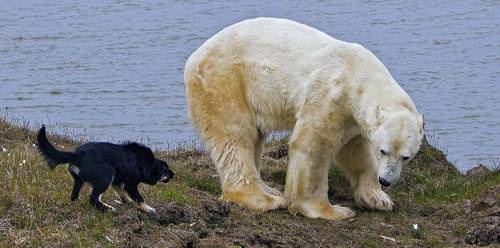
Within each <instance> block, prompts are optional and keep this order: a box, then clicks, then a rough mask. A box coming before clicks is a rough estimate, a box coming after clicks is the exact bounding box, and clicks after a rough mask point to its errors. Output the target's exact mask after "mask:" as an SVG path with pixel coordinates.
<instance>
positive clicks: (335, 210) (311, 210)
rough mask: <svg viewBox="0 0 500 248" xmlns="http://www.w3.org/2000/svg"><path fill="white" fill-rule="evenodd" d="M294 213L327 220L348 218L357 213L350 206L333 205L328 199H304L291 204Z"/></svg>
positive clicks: (290, 208)
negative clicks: (318, 200)
mask: <svg viewBox="0 0 500 248" xmlns="http://www.w3.org/2000/svg"><path fill="white" fill-rule="evenodd" d="M289 210H290V212H292V213H297V212H298V213H300V214H302V215H304V216H306V217H309V218H322V219H326V220H337V221H338V220H346V219H351V218H352V217H354V215H355V213H354V211H352V210H351V209H350V208H346V207H342V206H340V205H332V204H330V202H328V201H320V202H317V201H302V202H294V203H292V204H290V206H289Z"/></svg>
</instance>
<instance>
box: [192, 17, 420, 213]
mask: <svg viewBox="0 0 500 248" xmlns="http://www.w3.org/2000/svg"><path fill="white" fill-rule="evenodd" d="M184 81H185V86H186V96H187V102H188V110H189V116H190V118H191V122H192V125H193V126H194V128H195V129H196V130H197V131H198V133H199V135H200V137H201V138H202V140H203V141H204V143H205V145H206V147H207V149H208V150H209V151H210V156H211V158H212V160H213V161H214V163H215V166H216V169H217V172H218V175H219V177H220V181H221V186H222V190H223V193H222V196H221V198H222V199H225V200H227V201H231V202H235V203H237V204H240V205H243V206H246V207H248V208H250V209H256V210H264V211H265V210H271V209H276V208H279V207H285V206H286V207H288V209H289V210H290V211H291V212H292V213H301V214H302V215H304V216H306V217H310V218H323V219H329V220H342V219H347V218H351V217H353V216H354V212H353V211H352V210H351V209H349V208H346V207H342V206H339V205H332V204H331V203H330V201H329V200H328V195H327V193H328V171H329V169H330V166H331V165H334V166H338V167H339V168H341V169H342V170H343V171H344V172H345V175H346V176H347V177H348V179H349V181H350V183H351V185H352V187H353V188H354V192H355V193H354V198H355V200H356V202H357V203H358V204H359V205H360V206H363V207H367V208H371V209H379V210H391V209H392V208H393V202H392V201H391V199H390V198H389V196H388V195H387V194H386V193H385V192H384V191H382V189H381V184H382V185H384V186H390V185H392V184H394V183H395V182H396V181H397V180H398V178H399V175H400V172H401V168H402V167H403V165H404V164H406V163H408V162H409V161H410V160H411V159H412V158H413V156H414V155H415V154H416V153H417V151H418V150H419V147H420V144H421V141H422V138H423V128H422V125H423V124H422V123H423V120H422V116H421V115H419V113H418V112H417V110H416V108H415V104H414V103H413V102H412V100H411V99H410V97H409V96H408V94H407V93H406V92H405V91H404V90H403V89H402V88H401V87H400V86H399V85H398V83H396V81H395V80H394V79H393V78H392V76H391V74H390V73H389V71H388V70H387V69H386V68H385V66H384V65H383V64H382V63H381V62H380V61H379V60H378V59H377V57H375V55H373V54H372V53H371V52H370V51H369V50H367V49H366V48H364V47H363V46H361V45H359V44H355V43H348V42H343V41H340V40H336V39H334V38H332V37H330V36H329V35H327V34H325V33H323V32H321V31H319V30H316V29H314V28H311V27H309V26H306V25H303V24H300V23H297V22H294V21H290V20H286V19H277V18H256V19H249V20H245V21H242V22H239V23H236V24H233V25H231V26H229V27H227V28H224V29H223V30H221V31H220V32H218V33H217V34H215V35H214V36H213V37H211V38H210V39H208V40H207V41H206V42H205V43H204V44H203V45H202V46H201V47H199V48H198V49H197V50H196V51H195V52H194V53H193V54H192V55H191V56H190V57H189V58H188V60H187V62H186V66H185V72H184ZM283 130H291V131H292V134H291V137H290V141H289V165H288V171H287V176H286V185H285V191H284V193H283V194H282V193H281V192H280V191H278V190H277V189H274V188H272V187H269V186H268V185H266V184H265V183H264V182H263V181H262V179H261V177H260V172H259V165H260V160H261V153H262V147H263V143H264V141H265V139H266V135H268V134H269V133H270V132H273V131H283Z"/></svg>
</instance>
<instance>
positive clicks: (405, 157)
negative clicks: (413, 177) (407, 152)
mask: <svg viewBox="0 0 500 248" xmlns="http://www.w3.org/2000/svg"><path fill="white" fill-rule="evenodd" d="M402 159H403V160H408V159H410V157H407V156H403V157H402Z"/></svg>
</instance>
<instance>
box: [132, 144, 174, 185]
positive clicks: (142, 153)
mask: <svg viewBox="0 0 500 248" xmlns="http://www.w3.org/2000/svg"><path fill="white" fill-rule="evenodd" d="M125 147H126V148H127V149H129V150H130V151H132V152H133V154H135V161H136V163H137V165H138V166H140V167H141V168H142V179H141V182H143V183H146V184H149V185H154V184H156V183H157V182H163V183H167V182H168V181H169V180H170V179H172V178H173V177H174V172H172V171H171V170H170V168H168V164H167V162H165V161H163V160H160V159H157V158H155V156H154V154H153V152H152V151H151V149H149V148H148V147H146V146H144V145H142V144H139V143H135V142H131V143H127V144H126V145H125Z"/></svg>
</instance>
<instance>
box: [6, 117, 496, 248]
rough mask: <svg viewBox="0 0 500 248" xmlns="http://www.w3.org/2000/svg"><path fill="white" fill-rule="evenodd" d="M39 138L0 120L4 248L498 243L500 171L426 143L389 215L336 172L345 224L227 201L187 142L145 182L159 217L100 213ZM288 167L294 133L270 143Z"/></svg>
mask: <svg viewBox="0 0 500 248" xmlns="http://www.w3.org/2000/svg"><path fill="white" fill-rule="evenodd" d="M49 131H50V130H49ZM49 139H51V140H52V141H54V143H56V144H57V146H58V147H59V148H61V149H64V150H72V149H74V147H75V146H76V145H78V141H74V140H71V139H69V138H65V137H59V136H49ZM33 143H34V133H33V132H32V131H29V130H27V129H25V128H19V127H16V126H13V125H11V124H9V123H8V122H6V121H5V120H0V247H12V246H19V247H27V246H32V247H80V246H83V247H140V246H143V247H334V246H339V247H382V246H384V247H401V246H403V247H404V246H406V247H433V246H434V247H443V246H444V247H460V246H467V245H468V244H467V243H475V244H479V245H485V244H488V243H491V244H492V245H494V244H495V243H497V244H498V242H499V240H498V239H499V237H498V235H499V234H498V233H499V230H498V218H499V214H500V211H499V205H498V201H499V195H500V194H499V191H500V186H499V185H500V173H499V171H498V169H497V170H494V171H490V172H484V173H478V174H477V175H475V176H472V177H466V176H464V175H462V174H460V173H459V171H458V170H457V169H456V168H455V167H454V166H453V165H451V164H450V163H449V162H448V161H447V160H446V157H445V155H444V154H443V153H442V152H440V151H439V150H437V149H435V148H433V147H432V146H430V145H429V144H428V143H427V142H425V143H424V145H423V146H422V149H421V151H420V152H419V154H418V155H417V156H416V158H415V159H414V160H413V161H412V162H411V164H410V165H409V166H407V167H406V168H404V170H403V175H402V179H401V181H400V182H399V183H398V185H397V186H395V187H394V188H392V189H390V193H389V194H390V195H391V196H392V198H393V200H394V201H395V202H396V209H395V211H393V212H390V213H385V212H377V211H366V210H363V209H359V208H357V207H356V206H355V205H354V200H353V197H352V191H351V189H350V188H349V186H348V183H347V181H346V180H345V179H344V178H343V176H342V174H341V173H340V172H339V171H336V170H332V171H331V172H330V200H331V201H332V202H334V203H335V204H341V205H344V206H349V207H353V208H354V209H355V211H356V213H357V215H356V217H355V219H353V220H350V221H345V222H329V221H324V220H314V219H307V218H304V217H302V216H294V215H291V214H290V213H289V212H288V211H286V210H277V211H271V212H267V213H260V212H253V211H249V210H247V209H244V208H240V207H238V206H235V205H233V204H228V203H222V202H220V201H218V195H219V193H220V187H219V185H218V178H217V176H216V175H215V174H216V173H215V171H214V169H213V166H212V163H211V161H210V159H209V158H208V156H207V154H206V153H205V152H203V151H199V150H196V149H189V148H184V149H177V150H174V151H157V152H156V154H157V155H158V156H159V157H160V158H163V159H165V160H167V161H168V162H169V164H170V165H171V167H172V169H173V170H174V171H175V172H176V173H177V178H176V179H175V180H174V181H172V182H170V183H168V184H158V185H156V186H152V187H146V186H145V187H142V188H141V190H142V192H144V196H145V198H146V201H147V202H148V203H149V204H150V205H151V206H153V207H155V208H156V210H157V212H158V214H157V215H156V216H148V215H146V214H144V213H141V212H139V211H137V210H136V209H134V208H133V207H131V206H128V205H124V206H119V207H118V211H117V213H106V214H102V213H100V212H98V211H96V210H94V208H93V207H92V206H90V204H89V203H88V195H89V189H88V188H85V189H84V190H83V191H82V193H81V197H80V200H79V201H78V202H76V203H72V202H71V201H70V200H69V194H70V191H71V186H72V180H71V178H70V176H69V174H68V173H67V170H66V166H60V167H58V168H57V169H55V170H54V171H50V170H49V169H48V167H47V165H46V163H45V162H44V161H43V160H42V158H41V156H39V155H38V153H37V151H36V147H35V146H34V144H33ZM286 164H287V149H286V140H279V141H273V142H271V143H269V144H267V145H266V148H265V157H264V158H263V168H262V173H263V178H264V180H265V181H266V182H268V183H269V184H270V185H273V186H275V187H277V188H282V187H283V186H282V185H283V184H284V181H285V174H286ZM113 199H116V197H115V196H114V195H113V193H112V192H111V190H110V191H109V192H107V193H106V194H105V197H103V200H104V201H105V202H108V203H110V204H112V205H115V206H116V203H114V202H113ZM414 224H417V225H418V229H417V230H415V229H414V228H413V226H414Z"/></svg>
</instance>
